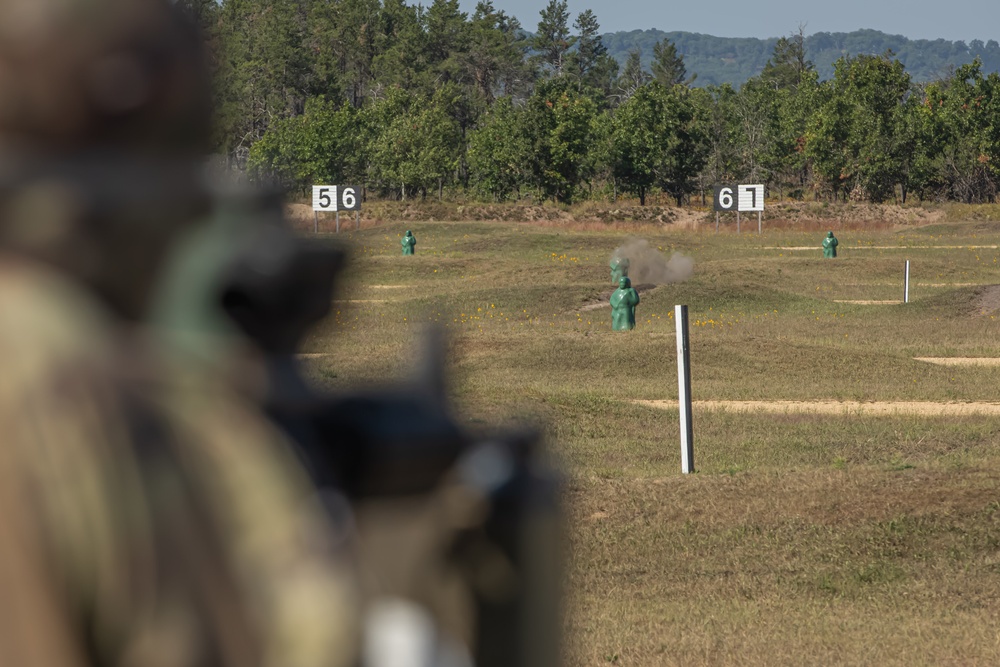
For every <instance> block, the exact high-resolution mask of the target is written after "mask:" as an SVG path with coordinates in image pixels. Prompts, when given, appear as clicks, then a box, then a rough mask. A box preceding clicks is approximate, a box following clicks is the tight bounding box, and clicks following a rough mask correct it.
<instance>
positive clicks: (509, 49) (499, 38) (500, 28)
mask: <svg viewBox="0 0 1000 667" xmlns="http://www.w3.org/2000/svg"><path fill="white" fill-rule="evenodd" d="M520 33H521V24H520V23H519V22H518V20H517V19H516V18H512V17H509V16H507V15H506V14H505V13H504V12H502V11H496V10H495V9H494V8H493V3H492V1H491V0H481V1H480V2H479V4H477V5H476V11H475V13H474V14H473V15H472V20H471V25H470V34H469V49H468V51H467V52H466V53H465V56H464V60H465V69H466V72H467V75H468V79H469V80H470V82H471V84H472V85H473V86H474V87H475V89H476V91H477V92H478V95H479V97H480V98H481V99H482V100H484V102H485V103H486V104H492V103H493V100H494V99H495V98H496V96H497V95H498V94H499V95H519V94H523V93H524V91H525V90H527V88H528V86H529V84H530V83H531V81H532V79H533V76H532V71H531V68H530V67H529V66H528V64H527V63H526V62H525V52H526V50H527V48H528V44H527V42H526V41H525V40H524V39H522V38H521V34H520Z"/></svg>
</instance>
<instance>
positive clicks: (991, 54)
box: [602, 30, 1000, 86]
mask: <svg viewBox="0 0 1000 667" xmlns="http://www.w3.org/2000/svg"><path fill="white" fill-rule="evenodd" d="M664 37H665V38H667V39H669V40H670V41H672V42H673V43H674V44H676V45H677V52H678V53H681V54H683V55H684V64H685V66H686V67H687V71H688V74H697V75H698V78H697V80H696V81H695V82H694V85H695V86H709V85H714V84H722V83H731V84H733V85H734V86H739V85H741V84H742V83H743V82H744V81H746V80H747V79H749V78H750V77H752V76H755V75H757V74H759V73H760V71H761V69H763V67H764V63H766V62H767V59H768V58H770V57H771V51H772V50H773V49H774V43H775V42H776V41H777V38H771V39H757V38H754V37H712V36H711V35H701V34H698V33H691V32H663V31H661V30H632V31H631V32H613V33H607V34H604V35H602V40H603V42H604V45H605V46H607V47H608V52H609V53H610V54H611V55H612V56H614V58H615V59H616V60H617V61H618V63H619V64H620V65H624V63H625V59H626V58H627V57H628V52H629V51H631V50H634V49H637V48H638V49H641V51H642V62H643V64H644V65H645V66H646V68H647V69H648V68H649V63H650V61H651V60H652V57H653V45H654V44H656V42H657V41H659V40H661V39H663V38H664ZM889 49H891V50H892V52H893V53H894V54H895V55H896V57H897V58H899V59H900V61H902V63H903V65H905V66H906V71H907V72H909V74H910V75H911V76H912V77H913V80H914V81H918V82H921V81H932V80H934V79H938V78H941V77H944V76H946V75H947V74H948V72H949V70H950V69H951V68H952V67H956V66H958V65H963V64H965V63H968V62H971V61H972V59H973V58H975V57H977V56H978V57H979V58H981V59H982V61H983V71H984V72H1000V44H998V43H997V42H996V41H995V40H992V39H991V40H990V41H988V42H986V43H985V44H984V43H983V42H981V41H979V40H973V41H971V42H969V43H968V44H966V43H965V42H949V41H947V40H944V39H936V40H927V39H916V40H915V39H907V38H906V37H903V36H902V35H887V34H885V33H884V32H879V31H878V30H856V31H855V32H846V33H845V32H834V33H830V32H818V33H815V34H813V35H809V36H808V37H806V55H807V56H808V57H809V59H810V60H812V61H813V63H814V64H815V65H816V67H817V69H818V70H819V73H820V78H821V79H828V78H830V77H832V76H833V63H834V62H836V60H837V59H838V58H840V57H841V56H844V55H850V56H856V55H859V54H869V55H881V54H883V53H885V52H886V50H889Z"/></svg>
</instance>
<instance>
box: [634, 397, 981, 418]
mask: <svg viewBox="0 0 1000 667" xmlns="http://www.w3.org/2000/svg"><path fill="white" fill-rule="evenodd" d="M634 402H635V403H638V404H640V405H645V406H648V407H651V408H658V409H661V410H671V409H676V408H677V401H634ZM692 409H694V410H706V411H707V410H722V411H728V412H762V413H769V414H791V413H806V414H820V415H901V414H907V415H920V416H927V417H951V416H963V415H1000V403H989V402H969V403H958V402H933V401H874V402H860V401H693V402H692Z"/></svg>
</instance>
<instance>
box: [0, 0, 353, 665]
mask: <svg viewBox="0 0 1000 667" xmlns="http://www.w3.org/2000/svg"><path fill="white" fill-rule="evenodd" d="M0 16H3V21H2V22H0V312H2V313H3V317H2V318H0V359H2V363H3V369H4V372H3V374H2V375H0V430H2V433H3V435H2V438H0V591H2V596H3V597H2V601H0V665H12V666H13V665H17V666H19V667H63V666H72V667H87V666H91V665H115V666H122V667H129V666H140V665H141V666H149V667H159V666H163V667H196V666H198V667H200V666H203V665H220V666H226V667H229V666H233V667H235V666H239V667H243V666H256V665H261V666H267V665H275V666H278V665H281V666H286V665H287V666H289V667H298V666H302V667H307V666H316V667H329V666H337V665H344V664H350V663H351V662H352V661H353V656H354V654H355V649H354V647H353V641H354V634H355V633H354V628H353V623H354V615H355V612H354V598H353V593H352V588H351V586H350V585H349V584H348V581H349V578H348V577H347V576H345V575H344V574H343V571H342V570H341V569H339V567H340V566H338V565H337V564H336V563H337V561H336V559H335V558H334V553H333V552H334V551H335V544H334V537H335V534H334V533H333V532H332V531H330V530H329V526H328V525H327V524H326V523H325V521H323V520H322V519H321V514H320V513H319V512H318V511H317V509H316V507H314V506H313V504H312V503H311V502H310V501H309V497H310V496H309V493H308V486H307V482H306V481H305V478H304V476H303V474H302V473H301V471H300V470H299V468H298V466H297V464H296V462H295V461H294V459H293V457H292V456H291V455H290V454H289V453H288V450H287V449H286V448H285V444H286V443H285V441H284V440H283V439H282V437H281V436H280V435H279V434H278V433H277V432H276V431H275V430H273V427H272V426H271V425H270V423H269V422H267V421H266V420H265V419H264V418H263V417H262V416H261V415H258V414H257V412H256V411H255V410H254V409H252V408H251V407H250V403H249V402H248V401H246V400H244V399H242V398H241V397H240V396H239V395H237V394H236V393H235V392H234V391H233V390H232V388H231V387H232V383H231V381H230V380H229V379H228V378H227V377H226V376H224V374H223V372H222V370H221V369H220V365H221V364H217V365H213V364H211V363H206V362H204V360H200V361H199V363H192V362H191V361H189V360H188V359H186V357H185V356H184V353H182V352H181V351H180V350H174V349H173V348H171V347H168V345H167V344H166V343H165V342H163V340H162V338H161V334H160V333H159V332H157V331H155V330H153V329H152V328H151V327H149V326H148V325H143V324H141V322H142V321H143V319H144V318H145V317H146V314H147V312H148V310H149V307H150V300H151V298H152V294H153V293H154V288H155V286H156V283H157V281H158V280H159V279H160V276H161V268H162V266H163V265H164V262H165V260H166V258H167V255H168V254H169V253H170V251H171V249H172V248H173V246H174V242H175V241H176V239H177V238H178V237H179V236H180V235H181V234H184V233H186V232H187V231H188V230H190V229H192V227H193V224H192V223H193V221H195V220H197V219H199V217H200V216H203V215H204V214H205V212H206V203H207V201H208V196H207V192H206V190H205V188H204V187H203V185H202V183H201V176H200V174H201V164H202V163H203V155H204V153H205V146H206V142H207V136H208V130H209V127H208V122H207V118H208V111H209V100H210V95H209V88H208V83H207V76H206V70H205V67H204V65H203V62H202V54H201V53H200V45H199V39H198V37H197V35H196V34H195V32H193V31H192V29H191V27H190V26H189V25H188V24H187V22H186V21H185V20H184V19H183V18H182V17H181V15H180V14H179V13H178V11H177V10H176V9H175V5H174V3H172V2H170V1H169V0H0Z"/></svg>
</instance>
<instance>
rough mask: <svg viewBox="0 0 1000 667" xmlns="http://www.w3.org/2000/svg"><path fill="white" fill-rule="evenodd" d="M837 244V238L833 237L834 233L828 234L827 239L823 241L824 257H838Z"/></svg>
mask: <svg viewBox="0 0 1000 667" xmlns="http://www.w3.org/2000/svg"><path fill="white" fill-rule="evenodd" d="M837 244H838V241H837V237H836V236H834V235H833V232H827V233H826V238H825V239H823V257H827V258H831V257H836V256H837Z"/></svg>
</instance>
